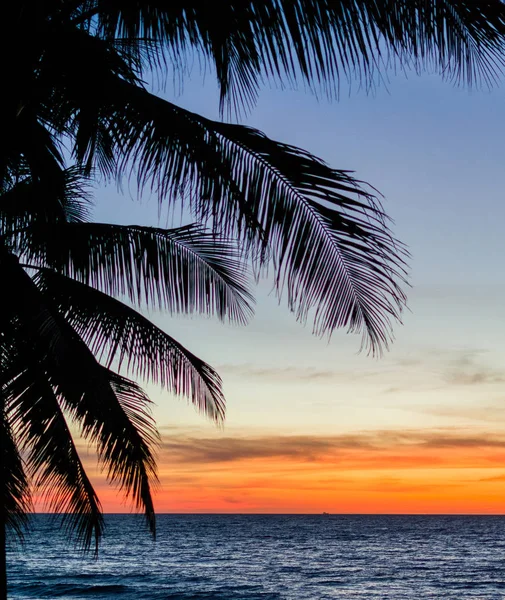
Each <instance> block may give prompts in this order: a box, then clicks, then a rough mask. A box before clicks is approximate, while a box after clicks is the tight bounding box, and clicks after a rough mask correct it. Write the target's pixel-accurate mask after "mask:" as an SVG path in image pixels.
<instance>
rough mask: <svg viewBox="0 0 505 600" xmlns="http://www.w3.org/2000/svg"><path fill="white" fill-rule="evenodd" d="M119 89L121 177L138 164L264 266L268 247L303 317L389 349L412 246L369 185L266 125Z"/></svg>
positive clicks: (320, 329) (113, 121)
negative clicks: (396, 234)
mask: <svg viewBox="0 0 505 600" xmlns="http://www.w3.org/2000/svg"><path fill="white" fill-rule="evenodd" d="M114 89H116V92H117V90H118V89H123V93H122V94H121V95H120V96H116V92H114ZM109 92H110V96H109V100H110V101H111V105H110V110H111V113H110V116H109V117H108V118H110V121H109V122H110V125H109V128H110V130H111V131H112V132H113V135H114V136H115V138H116V140H117V142H116V143H117V144H118V146H119V147H120V148H121V153H122V156H123V163H121V164H120V165H119V166H120V169H121V170H126V169H127V165H128V164H130V161H132V162H134V163H135V164H136V165H137V169H138V179H139V184H140V185H141V186H142V185H151V186H152V187H153V188H154V189H156V190H157V191H158V193H159V194H160V197H161V198H162V201H170V200H171V198H172V197H173V194H174V192H175V193H177V192H179V193H180V195H181V196H182V197H183V199H184V198H185V199H186V200H187V199H188V198H189V203H190V206H191V208H192V209H193V211H194V212H195V214H196V216H197V218H198V219H199V220H204V221H205V220H207V221H210V222H211V223H212V224H213V225H214V226H217V227H220V231H221V232H222V233H224V234H225V235H227V236H228V235H237V236H238V237H239V239H241V240H242V241H246V242H248V243H251V239H253V240H254V239H255V243H253V246H252V247H253V249H254V250H256V251H257V252H255V253H254V254H253V255H252V259H253V262H255V263H256V265H257V266H261V265H262V263H263V262H264V258H265V252H264V251H265V249H268V250H269V251H270V253H271V257H272V258H273V261H272V262H273V266H274V270H275V281H276V286H277V291H278V293H279V295H281V294H282V292H283V290H286V291H287V299H288V305H289V307H290V309H291V310H292V311H293V312H295V314H296V316H297V318H298V319H299V320H301V321H302V322H305V321H306V320H307V318H308V316H309V313H311V311H312V310H313V311H316V314H315V322H314V329H315V332H316V333H318V334H321V335H325V334H331V333H332V331H333V330H334V329H335V328H337V327H347V328H348V329H349V330H350V331H353V332H361V333H363V335H364V344H365V346H367V347H368V348H369V349H370V350H371V351H373V352H380V351H381V348H383V347H385V346H387V344H388V339H389V337H390V328H391V322H392V321H393V320H395V319H399V318H400V313H401V309H402V306H403V304H404V302H405V296H404V293H403V291H402V289H401V285H402V284H403V283H404V280H405V264H404V258H405V251H404V248H403V247H402V246H401V244H399V243H398V242H397V241H396V240H395V239H394V238H393V237H392V234H391V232H390V230H389V228H388V224H387V219H386V218H385V215H384V213H383V210H382V207H381V206H380V204H379V202H378V201H377V199H376V198H375V197H374V196H373V195H372V193H371V192H370V191H368V190H367V189H366V188H365V187H364V185H363V184H361V183H360V182H359V181H357V180H356V179H354V178H353V177H352V176H351V174H350V173H348V172H345V171H338V170H335V169H331V168H330V167H328V166H327V165H326V164H325V163H323V162H322V161H321V160H319V159H317V158H316V157H315V156H313V155H311V154H310V153H308V152H305V151H303V150H301V149H299V148H296V147H294V146H289V145H286V144H281V143H278V142H275V141H273V140H270V139H269V138H267V137H266V136H265V135H263V134H262V133H261V132H259V131H257V130H254V129H251V128H247V127H242V126H238V125H226V124H223V123H218V122H215V121H211V120H208V119H204V118H203V117H200V116H198V115H196V114H194V113H191V112H189V111H186V110H184V109H182V108H180V107H177V106H175V105H173V104H171V103H169V102H166V101H164V100H161V99H160V98H157V97H155V96H153V95H151V94H149V93H148V92H147V91H144V90H140V89H138V88H135V87H132V86H128V85H126V84H119V85H118V86H111V88H110V89H109ZM113 98H114V101H113V102H112V99H113ZM167 196H168V198H167Z"/></svg>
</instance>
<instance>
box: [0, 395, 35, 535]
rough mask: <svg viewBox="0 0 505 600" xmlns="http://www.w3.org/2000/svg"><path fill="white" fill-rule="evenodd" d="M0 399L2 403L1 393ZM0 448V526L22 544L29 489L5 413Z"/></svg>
mask: <svg viewBox="0 0 505 600" xmlns="http://www.w3.org/2000/svg"><path fill="white" fill-rule="evenodd" d="M1 397H2V400H4V398H5V396H4V392H3V390H2V396H1ZM0 448H1V450H2V457H1V458H2V459H1V461H0V470H1V472H0V481H1V482H2V498H1V502H2V517H3V519H5V520H3V519H2V521H3V522H0V526H1V527H5V526H7V527H9V528H10V529H11V530H12V531H13V532H14V533H15V534H16V535H17V537H18V539H20V540H23V537H24V531H25V528H26V526H27V524H28V514H29V513H30V512H31V510H32V503H31V497H30V486H29V482H28V478H27V476H26V472H25V469H24V464H23V459H22V458H21V455H20V453H19V451H18V448H17V446H16V442H15V439H14V436H13V433H12V427H11V423H10V421H9V419H8V418H7V413H6V410H5V409H3V410H2V411H1V412H0Z"/></svg>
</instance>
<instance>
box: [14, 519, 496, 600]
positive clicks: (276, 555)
mask: <svg viewBox="0 0 505 600" xmlns="http://www.w3.org/2000/svg"><path fill="white" fill-rule="evenodd" d="M106 523H107V530H106V536H105V539H104V542H103V545H102V548H101V551H100V555H99V558H98V560H93V558H91V557H83V556H82V555H81V554H80V553H79V552H78V551H74V550H73V548H72V544H71V543H69V542H68V540H67V539H66V538H65V537H63V536H61V535H59V534H58V530H57V528H56V527H55V524H54V523H53V522H52V520H50V518H49V517H46V516H43V515H39V516H37V517H36V518H35V519H34V531H33V534H32V535H31V536H30V537H29V538H28V541H27V545H26V546H25V548H24V549H23V550H22V551H19V550H15V549H14V548H11V551H10V553H9V557H8V560H9V567H8V568H9V577H10V597H11V598H13V599H19V600H21V599H23V600H25V599H28V598H29V599H31V600H33V599H43V598H60V599H69V600H70V599H72V600H80V599H85V598H87V599H88V598H94V599H97V600H98V599H104V600H105V599H106V598H118V599H122V600H141V599H151V598H152V599H153V600H158V599H159V600H161V599H164V600H176V599H177V600H204V599H205V600H281V599H282V600H312V599H313V600H324V599H330V598H350V599H363V600H364V599H367V600H376V599H386V598H395V599H400V600H401V599H409V598H412V599H414V598H415V599H416V600H419V599H423V600H424V599H427V598H441V599H442V598H443V599H445V600H448V599H458V600H461V599H466V598H479V599H491V598H492V599H502V598H505V517H468V516H341V515H330V516H323V515H321V516H319V515H311V516H291V515H289V516H288V515H286V516H279V515H277V516H274V515H268V516H259V515H160V516H159V519H158V529H159V534H158V539H157V541H156V542H153V541H152V540H151V539H150V538H149V536H148V534H147V533H146V531H145V530H144V529H143V528H142V523H141V521H139V519H138V518H137V517H134V516H130V515H108V516H107V518H106Z"/></svg>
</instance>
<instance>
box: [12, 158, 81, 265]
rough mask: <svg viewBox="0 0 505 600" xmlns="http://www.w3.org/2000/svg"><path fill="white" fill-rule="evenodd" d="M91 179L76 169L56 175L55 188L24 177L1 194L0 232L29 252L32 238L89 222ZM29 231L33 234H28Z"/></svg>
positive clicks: (21, 250) (14, 247)
mask: <svg viewBox="0 0 505 600" xmlns="http://www.w3.org/2000/svg"><path fill="white" fill-rule="evenodd" d="M86 184H88V179H87V178H85V177H84V174H83V172H82V169H80V168H78V167H76V166H73V167H69V168H67V169H60V170H59V171H58V172H55V173H54V174H53V177H52V180H51V189H50V190H49V189H48V187H47V185H45V183H41V182H40V181H36V180H34V179H33V178H32V177H31V176H30V175H29V172H27V173H26V174H24V175H23V176H22V177H21V178H19V179H18V180H17V181H13V182H12V184H11V185H10V186H9V187H8V188H7V189H6V190H5V191H4V192H3V193H2V194H0V231H1V235H2V236H3V238H4V240H5V241H9V246H10V247H11V249H12V250H13V251H15V252H18V253H20V254H22V253H24V252H26V250H27V249H28V247H29V245H30V237H33V236H35V235H36V232H37V233H38V235H39V237H40V238H41V239H44V238H45V237H47V232H48V229H47V228H50V227H52V226H54V225H56V224H61V223H82V222H85V221H87V220H88V219H89V216H90V206H91V197H90V194H89V192H88V190H87V185H86ZM28 229H30V230H31V232H32V234H31V236H30V235H27V233H28Z"/></svg>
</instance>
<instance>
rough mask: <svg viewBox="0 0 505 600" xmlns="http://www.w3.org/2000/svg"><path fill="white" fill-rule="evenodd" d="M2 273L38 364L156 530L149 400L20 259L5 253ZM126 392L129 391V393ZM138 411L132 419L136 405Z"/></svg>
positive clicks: (113, 476)
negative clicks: (105, 360)
mask: <svg viewBox="0 0 505 600" xmlns="http://www.w3.org/2000/svg"><path fill="white" fill-rule="evenodd" d="M0 275H1V276H2V277H5V278H6V280H9V281H10V282H11V285H12V293H11V295H10V297H9V301H8V303H7V306H6V308H7V310H9V312H11V313H12V314H14V315H15V316H16V317H17V319H18V320H19V321H20V323H21V324H22V327H23V330H24V336H25V339H27V340H31V344H32V345H33V348H34V352H35V353H36V354H35V360H36V361H37V362H38V364H39V365H40V367H41V369H43V370H44V372H45V373H46V377H47V378H48V380H49V382H50V384H51V387H52V388H53V390H54V392H55V394H56V396H57V397H58V400H59V402H60V404H61V405H62V408H63V409H64V410H66V411H68V412H69V413H70V415H71V416H72V418H73V419H75V420H76V421H77V422H78V423H79V425H80V427H81V432H82V434H83V436H84V437H85V438H86V439H89V440H90V441H91V442H93V443H95V444H96V446H97V451H98V455H99V459H100V460H101V462H102V464H103V465H104V466H105V468H106V469H107V475H108V478H109V480H110V481H111V482H112V483H117V484H119V486H120V487H121V489H123V490H124V492H125V493H126V495H130V496H131V497H132V498H133V501H134V503H135V505H136V506H137V507H139V508H142V509H143V510H144V514H145V517H146V520H147V522H148V524H149V527H150V528H151V531H152V532H153V534H154V532H155V516H154V510H153V503H152V498H151V493H150V481H156V465H155V461H154V457H153V453H152V449H151V448H152V446H153V444H154V443H156V440H157V432H156V429H155V426H154V422H153V420H152V418H151V417H150V415H149V414H148V410H147V403H148V399H147V397H146V396H145V395H144V394H143V392H142V391H141V390H140V388H138V386H136V385H135V384H134V383H133V382H129V381H128V380H126V379H124V378H122V379H121V382H122V383H121V386H119V385H118V377H119V376H116V375H115V374H113V373H111V372H110V371H109V370H108V369H105V368H104V367H102V366H100V365H99V364H98V363H97V361H96V359H95V358H94V356H93V355H92V353H91V352H90V351H89V349H88V347H87V346H86V344H85V343H84V342H83V341H82V340H81V339H80V338H79V336H78V335H77V333H76V332H75V331H74V330H73V329H72V328H71V326H70V325H69V324H68V323H66V321H65V320H64V319H63V318H62V316H61V315H60V314H59V312H58V311H57V309H56V308H51V307H50V306H49V305H48V304H47V298H44V297H43V296H42V294H41V292H40V291H39V290H38V289H37V287H36V286H35V284H34V283H33V281H32V280H31V279H30V277H29V276H28V275H27V274H26V273H25V272H24V270H23V269H22V268H21V267H20V265H19V264H18V263H17V262H16V260H15V258H14V257H12V256H8V255H6V254H5V252H1V253H0ZM125 390H127V391H125ZM133 402H136V406H137V409H138V411H139V414H138V416H137V417H136V419H135V421H134V422H132V421H131V420H130V416H131V407H132V403H133Z"/></svg>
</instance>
